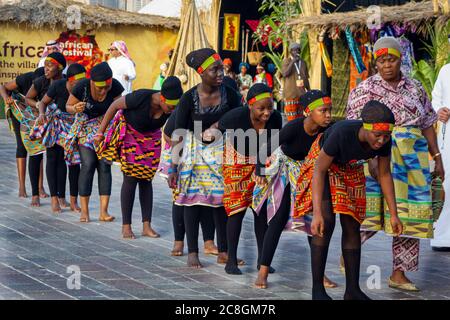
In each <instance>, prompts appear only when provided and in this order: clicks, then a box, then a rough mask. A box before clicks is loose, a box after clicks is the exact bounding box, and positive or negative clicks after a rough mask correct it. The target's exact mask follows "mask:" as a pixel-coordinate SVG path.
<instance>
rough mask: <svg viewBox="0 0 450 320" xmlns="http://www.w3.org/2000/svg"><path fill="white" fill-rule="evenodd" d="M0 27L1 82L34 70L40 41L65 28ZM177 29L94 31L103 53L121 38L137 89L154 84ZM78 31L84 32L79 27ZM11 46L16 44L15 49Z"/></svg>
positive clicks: (2, 25) (1, 24)
mask: <svg viewBox="0 0 450 320" xmlns="http://www.w3.org/2000/svg"><path fill="white" fill-rule="evenodd" d="M0 30H2V31H1V32H0V83H4V82H7V81H10V80H12V79H14V78H15V77H16V76H17V75H18V74H20V73H24V72H28V71H31V70H34V69H35V68H36V65H37V63H38V62H39V57H38V55H40V53H41V52H42V46H43V44H45V43H46V42H47V41H48V40H50V39H56V38H58V36H59V34H60V33H61V32H62V31H65V30H64V29H63V28H62V27H61V28H56V29H55V30H52V29H50V28H41V29H32V28H29V27H28V28H27V27H26V26H25V25H23V24H20V25H17V24H5V23H0ZM177 32H178V30H174V31H170V30H167V29H164V28H161V27H160V28H144V27H138V26H112V27H102V28H100V29H99V30H97V32H96V37H95V39H96V41H97V43H98V45H99V47H100V49H101V50H103V51H104V52H105V53H106V52H107V49H108V48H109V45H110V43H111V42H112V41H114V40H124V41H125V42H126V43H127V46H128V50H129V52H130V54H131V57H132V59H133V60H134V62H135V63H136V72H137V78H136V80H135V81H134V82H133V88H134V89H139V88H150V87H151V86H152V85H153V82H154V81H155V79H156V77H157V75H158V74H159V66H160V65H161V63H163V62H165V61H167V60H168V58H167V52H168V51H169V50H170V49H171V48H173V47H174V45H175V41H176V37H177ZM79 33H80V34H83V33H84V32H83V30H81V31H79ZM7 42H8V46H7V47H6V49H5V47H4V46H5V43H7ZM11 47H16V48H15V49H14V52H12V49H11ZM39 47H40V48H39ZM13 54H14V56H13Z"/></svg>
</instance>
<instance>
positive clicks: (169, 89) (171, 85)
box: [161, 76, 183, 100]
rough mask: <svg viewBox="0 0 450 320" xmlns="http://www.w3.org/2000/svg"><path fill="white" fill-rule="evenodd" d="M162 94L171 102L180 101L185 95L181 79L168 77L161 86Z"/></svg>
mask: <svg viewBox="0 0 450 320" xmlns="http://www.w3.org/2000/svg"><path fill="white" fill-rule="evenodd" d="M161 94H162V96H163V97H164V98H166V99H169V100H178V99H180V98H181V96H182V95H183V88H182V87H181V81H180V79H178V78H177V77H174V76H170V77H167V78H166V79H165V80H164V82H163V84H162V86H161Z"/></svg>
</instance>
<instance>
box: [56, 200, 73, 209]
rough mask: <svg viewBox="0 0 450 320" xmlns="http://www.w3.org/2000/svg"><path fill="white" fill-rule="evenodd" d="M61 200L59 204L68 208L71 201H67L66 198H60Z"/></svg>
mask: <svg viewBox="0 0 450 320" xmlns="http://www.w3.org/2000/svg"><path fill="white" fill-rule="evenodd" d="M58 201H59V205H60V206H61V208H63V209H66V208H68V207H69V206H70V205H69V203H68V202H67V201H66V199H65V198H58Z"/></svg>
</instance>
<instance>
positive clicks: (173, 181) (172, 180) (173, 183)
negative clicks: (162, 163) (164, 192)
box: [167, 171, 178, 189]
mask: <svg viewBox="0 0 450 320" xmlns="http://www.w3.org/2000/svg"><path fill="white" fill-rule="evenodd" d="M177 181H178V172H176V171H174V172H172V173H169V177H168V178H167V184H168V185H169V188H170V189H176V187H177Z"/></svg>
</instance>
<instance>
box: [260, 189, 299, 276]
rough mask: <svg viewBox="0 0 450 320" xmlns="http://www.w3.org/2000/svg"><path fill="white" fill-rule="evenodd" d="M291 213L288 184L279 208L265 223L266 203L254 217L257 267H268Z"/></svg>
mask: <svg viewBox="0 0 450 320" xmlns="http://www.w3.org/2000/svg"><path fill="white" fill-rule="evenodd" d="M290 211H291V187H290V185H289V184H288V185H287V186H286V189H285V190H284V193H283V198H282V199H281V204H280V208H279V209H278V211H277V213H276V214H275V215H274V216H273V218H272V219H271V220H270V222H269V223H267V203H266V204H265V205H264V206H263V208H262V209H261V211H260V213H259V216H258V215H257V214H256V213H255V212H253V213H254V217H255V235H256V242H257V246H258V265H263V266H267V267H270V265H271V263H272V259H273V256H274V255H275V251H276V249H277V246H278V242H279V240H280V237H281V233H282V232H283V230H284V228H285V226H286V224H287V222H288V220H289V213H290Z"/></svg>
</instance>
